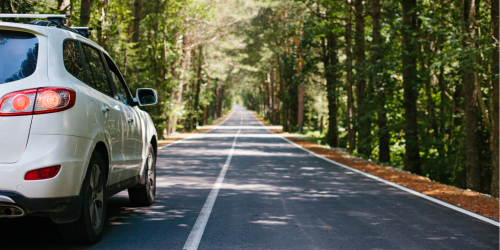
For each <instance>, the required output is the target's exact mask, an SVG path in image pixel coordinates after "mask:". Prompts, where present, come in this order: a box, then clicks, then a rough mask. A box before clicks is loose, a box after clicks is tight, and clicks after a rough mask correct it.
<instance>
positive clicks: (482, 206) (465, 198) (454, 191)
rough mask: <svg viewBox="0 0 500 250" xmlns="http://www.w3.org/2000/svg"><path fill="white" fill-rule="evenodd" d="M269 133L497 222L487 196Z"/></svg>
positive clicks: (496, 213)
mask: <svg viewBox="0 0 500 250" xmlns="http://www.w3.org/2000/svg"><path fill="white" fill-rule="evenodd" d="M254 115H255V114H254ZM255 117H256V118H257V119H258V120H259V121H260V122H261V123H263V124H264V125H265V126H271V125H269V124H266V122H265V121H263V120H262V119H261V118H260V117H259V116H257V115H255ZM270 131H271V132H273V133H276V134H280V135H281V136H283V137H284V138H286V139H288V140H290V141H292V142H294V143H296V144H298V145H299V146H301V147H303V148H305V149H307V150H310V151H312V152H314V153H316V154H318V155H320V156H323V157H325V158H328V159H331V160H333V161H335V162H338V163H341V164H344V165H346V166H348V167H351V168H355V169H357V170H360V171H363V172H365V173H369V174H371V175H374V176H377V177H380V178H382V179H385V180H387V181H389V182H392V183H396V184H398V185H401V186H404V187H407V188H409V189H412V190H414V191H417V192H420V193H422V194H425V195H427V196H430V197H434V198H436V199H439V200H442V201H444V202H447V203H449V204H452V205H455V206H458V207H460V208H463V209H465V210H468V211H471V212H473V213H476V214H480V215H482V216H485V217H487V218H490V219H493V220H495V221H499V207H500V206H499V200H498V199H496V198H492V197H491V196H489V195H487V194H483V193H479V192H474V191H470V190H463V189H460V188H457V187H453V186H449V185H444V184H441V183H438V182H435V181H432V180H430V179H429V178H426V177H423V176H419V175H416V174H412V173H410V172H407V171H403V170H400V169H397V168H393V167H390V166H380V165H377V164H375V163H373V162H371V161H366V160H364V159H362V158H359V157H355V156H351V155H349V154H348V153H347V152H345V151H341V150H335V149H331V148H327V147H325V146H323V145H320V144H317V143H314V142H311V141H308V140H306V139H304V138H300V137H297V136H296V135H292V134H288V133H282V132H281V131H279V130H275V129H271V130H270Z"/></svg>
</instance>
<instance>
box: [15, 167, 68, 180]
mask: <svg viewBox="0 0 500 250" xmlns="http://www.w3.org/2000/svg"><path fill="white" fill-rule="evenodd" d="M60 169H61V166H53V167H47V168H40V169H35V170H31V171H29V172H28V173H26V175H25V176H24V179H25V180H27V181H33V180H43V179H49V178H52V177H54V176H56V175H57V173H59V170H60Z"/></svg>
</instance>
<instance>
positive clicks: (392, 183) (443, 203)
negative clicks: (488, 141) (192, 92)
mask: <svg viewBox="0 0 500 250" xmlns="http://www.w3.org/2000/svg"><path fill="white" fill-rule="evenodd" d="M256 119H257V118H256ZM257 121H259V119H257ZM259 122H260V124H261V125H262V126H265V125H264V124H263V123H262V122H261V121H259ZM268 131H269V129H268ZM269 132H271V131H269ZM271 133H272V132H271ZM277 135H279V137H280V138H281V139H283V140H285V141H287V142H289V143H290V144H292V145H294V146H295V147H297V148H300V149H302V150H304V151H306V152H308V153H309V154H312V155H314V156H316V157H318V158H321V159H323V160H325V161H328V162H330V163H333V164H335V165H338V166H340V167H343V168H346V169H349V170H351V171H353V172H356V173H358V174H362V175H364V176H366V177H369V178H372V179H374V180H377V181H380V182H383V183H385V184H387V185H390V186H393V187H395V188H397V189H400V190H403V191H405V192H408V193H410V194H413V195H416V196H418V197H421V198H424V199H426V200H428V201H431V202H434V203H437V204H439V205H442V206H445V207H447V208H450V209H453V210H455V211H457V212H460V213H463V214H466V215H469V216H471V217H474V218H476V219H479V220H482V221H484V222H487V223H490V224H492V225H495V226H497V227H500V223H499V222H497V221H495V220H492V219H490V218H488V217H485V216H482V215H480V214H476V213H474V212H471V211H469V210H466V209H463V208H461V207H457V206H455V205H452V204H450V203H448V202H445V201H442V200H439V199H436V198H434V197H431V196H428V195H425V194H423V193H420V192H417V191H415V190H413V189H409V188H407V187H404V186H401V185H398V184H396V183H394V182H390V181H388V180H385V179H382V178H380V177H378V176H375V175H371V174H369V173H366V172H363V171H361V170H358V169H355V168H352V167H349V166H346V165H344V164H342V163H338V162H336V161H334V160H331V159H329V158H326V157H324V156H321V155H319V154H316V153H314V152H313V151H311V150H309V149H306V148H303V147H302V146H300V145H298V144H297V143H295V142H293V141H290V140H288V139H287V138H285V137H283V136H282V135H280V134H277Z"/></svg>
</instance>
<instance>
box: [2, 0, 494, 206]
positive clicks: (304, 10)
mask: <svg viewBox="0 0 500 250" xmlns="http://www.w3.org/2000/svg"><path fill="white" fill-rule="evenodd" d="M498 2H499V1H498V0H419V1H417V0H365V1H363V0H338V1H333V0H275V1H270V0H149V1H144V0H0V12H2V13H66V14H70V15H71V18H70V19H69V23H68V25H69V26H90V27H92V28H93V31H92V35H91V38H90V39H92V40H93V41H95V42H97V43H98V44H99V45H101V46H102V47H103V48H104V49H106V50H107V51H108V52H109V53H110V55H111V56H112V57H113V58H114V60H115V62H116V64H117V65H118V66H119V68H120V70H121V72H122V74H123V75H124V76H125V78H126V80H127V84H128V85H129V86H130V87H131V88H132V90H135V88H139V87H150V88H154V89H156V90H157V92H158V95H159V104H158V105H155V106H153V107H150V108H146V109H145V110H147V111H148V112H149V113H150V114H151V117H152V118H153V120H154V122H155V125H156V128H157V131H158V134H159V135H161V136H162V137H164V138H166V137H169V136H172V135H173V134H175V133H176V132H179V131H181V132H189V131H191V130H193V129H196V128H197V126H202V125H205V124H210V123H211V122H212V121H213V120H215V119H217V118H220V117H221V116H223V115H224V114H226V113H227V112H228V111H229V110H230V109H231V105H232V104H241V105H243V106H245V107H246V108H248V109H250V110H253V111H255V112H257V113H258V114H260V115H261V116H262V117H263V118H264V119H266V121H267V122H268V123H271V124H276V125H282V126H283V131H284V132H289V133H297V134H302V135H304V136H306V137H308V138H310V139H311V140H314V141H316V142H318V143H321V144H324V145H327V146H329V147H332V148H345V149H346V150H347V151H348V152H349V153H350V154H352V155H356V156H359V157H364V158H365V159H370V160H372V161H374V162H378V163H380V164H384V165H388V166H393V167H396V168H400V169H404V170H406V171H410V172H412V173H416V174H420V175H423V176H426V177H428V178H430V179H431V180H434V181H437V182H441V183H445V184H450V185H453V186H456V187H459V188H464V189H471V190H475V191H479V192H483V193H488V194H491V195H492V196H493V197H497V198H498V195H499V182H498V179H499V175H498V169H499V168H498V166H499V138H498V136H499V90H498V88H499V26H498V25H499V17H498V15H499V14H498V11H499V3H498Z"/></svg>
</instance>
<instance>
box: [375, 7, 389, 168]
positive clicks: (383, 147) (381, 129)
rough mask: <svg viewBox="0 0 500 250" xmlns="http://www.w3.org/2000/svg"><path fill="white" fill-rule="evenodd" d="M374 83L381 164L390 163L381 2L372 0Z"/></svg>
mask: <svg viewBox="0 0 500 250" xmlns="http://www.w3.org/2000/svg"><path fill="white" fill-rule="evenodd" d="M371 7H372V23H373V35H372V38H373V39H372V55H371V61H372V67H373V68H374V70H373V71H372V75H371V78H372V82H373V85H374V86H376V92H377V116H378V120H377V125H378V140H379V157H378V160H379V161H380V162H390V161H391V156H390V149H389V139H390V135H389V130H388V129H387V110H386V108H385V99H386V93H385V91H386V89H387V88H385V86H384V85H385V84H384V81H383V80H381V79H380V77H378V76H377V75H378V73H379V72H381V71H382V69H381V66H380V65H379V62H378V61H379V60H380V59H381V58H382V53H383V49H382V41H381V39H380V0H372V6H371Z"/></svg>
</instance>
